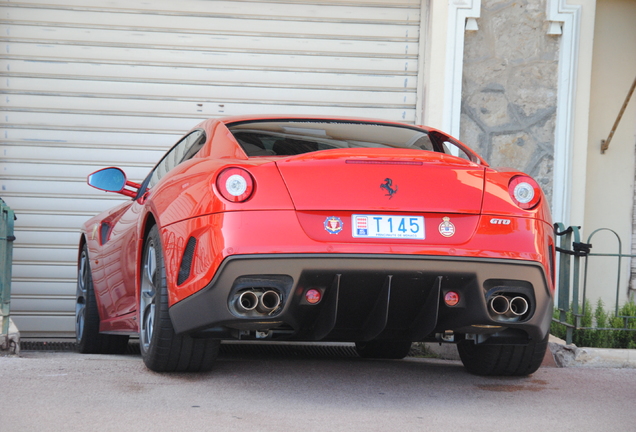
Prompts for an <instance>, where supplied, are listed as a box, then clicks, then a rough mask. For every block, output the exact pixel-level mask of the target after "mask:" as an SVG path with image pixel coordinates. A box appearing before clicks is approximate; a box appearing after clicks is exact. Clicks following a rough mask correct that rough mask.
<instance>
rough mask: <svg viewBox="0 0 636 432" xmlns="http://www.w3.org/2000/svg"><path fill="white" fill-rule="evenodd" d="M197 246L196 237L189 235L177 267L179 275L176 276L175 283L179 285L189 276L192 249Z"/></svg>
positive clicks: (192, 254)
mask: <svg viewBox="0 0 636 432" xmlns="http://www.w3.org/2000/svg"><path fill="white" fill-rule="evenodd" d="M196 247H197V239H195V238H194V237H190V238H189V239H188V244H187V245H186V247H185V251H184V252H183V257H182V258H181V267H179V277H178V278H177V285H181V284H182V283H184V282H185V281H186V280H187V279H188V278H189V277H190V271H191V269H192V259H193V257H194V250H195V249H196Z"/></svg>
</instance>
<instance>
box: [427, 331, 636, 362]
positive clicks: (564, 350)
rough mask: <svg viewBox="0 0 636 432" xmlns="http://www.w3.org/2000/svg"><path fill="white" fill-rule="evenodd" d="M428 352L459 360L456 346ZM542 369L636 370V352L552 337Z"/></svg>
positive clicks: (430, 348)
mask: <svg viewBox="0 0 636 432" xmlns="http://www.w3.org/2000/svg"><path fill="white" fill-rule="evenodd" d="M425 346H426V350H427V351H428V352H430V353H433V354H434V355H436V356H437V357H438V358H440V359H444V360H459V354H458V352H457V346H456V345H455V344H442V345H440V344H438V343H426V344H425ZM548 348H549V349H548V350H547V351H546V355H545V358H544V360H543V363H542V365H541V367H589V368H595V367H596V368H616V369H619V368H636V350H634V349H607V348H579V347H577V346H576V345H567V344H566V343H565V341H564V340H562V339H559V338H557V337H554V336H552V335H550V340H549V343H548Z"/></svg>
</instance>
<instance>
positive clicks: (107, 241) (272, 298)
mask: <svg viewBox="0 0 636 432" xmlns="http://www.w3.org/2000/svg"><path fill="white" fill-rule="evenodd" d="M88 183H89V184H90V185H91V186H93V187H95V188H97V189H101V190H105V191H109V192H115V193H119V194H123V195H125V196H127V197H130V199H129V200H128V201H127V202H124V203H123V204H121V205H118V206H117V207H115V208H112V209H110V210H108V211H105V212H103V213H101V214H99V215H97V216H95V217H93V218H92V219H90V220H89V221H87V222H86V223H85V224H84V225H83V227H82V234H81V239H80V243H79V256H78V267H79V275H78V284H77V302H76V332H77V346H78V348H79V351H81V352H86V353H99V352H101V353H105V352H121V351H122V350H125V349H126V346H127V343H128V337H129V336H130V335H139V342H140V347H141V354H142V357H143V360H144V362H145V364H146V366H147V367H148V368H150V369H151V370H154V371H202V370H208V369H210V368H211V367H212V364H213V362H214V359H215V358H216V356H217V354H218V350H219V344H220V341H221V340H260V341H347V342H355V346H356V350H357V352H358V353H359V355H360V356H361V357H366V358H385V359H386V358H389V359H398V358H403V357H405V356H406V355H407V354H408V352H409V349H410V347H411V342H414V341H437V342H447V343H456V344H457V345H458V350H459V354H460V356H461V359H462V361H463V364H464V365H465V367H466V368H467V369H468V371H470V372H471V373H474V374H480V375H528V374H531V373H532V372H534V371H535V370H536V369H537V368H538V367H539V366H540V364H541V362H542V360H543V356H544V353H545V350H546V347H547V337H548V332H549V327H550V321H551V316H552V307H553V306H552V305H553V295H554V257H555V253H554V237H553V229H552V222H551V218H550V213H549V209H548V203H547V202H546V199H545V196H544V195H543V192H542V191H541V188H540V187H539V186H538V185H537V183H536V182H535V181H534V180H533V179H532V178H530V177H529V176H527V175H525V174H523V173H520V172H517V171H514V170H511V169H493V168H490V167H489V166H488V164H487V163H486V162H485V161H484V160H483V159H481V158H480V157H479V156H478V155H477V154H475V153H474V152H473V151H472V150H470V149H469V148H468V147H466V146H465V145H464V144H462V143H461V142H459V141H458V140H456V139H454V138H452V137H450V136H448V135H446V134H445V133H443V132H441V131H439V130H435V129H431V128H426V127H416V126H412V125H407V124H401V123H394V122H385V121H376V120H365V119H355V118H325V117H300V116H289V117H280V116H278V117H275V116H259V117H256V116H250V117H230V118H223V119H213V120H208V121H205V122H203V123H201V124H200V125H198V126H197V127H196V128H194V129H193V130H192V131H190V132H189V133H188V134H187V135H185V136H184V137H183V138H182V139H181V140H180V141H179V142H177V144H175V146H174V147H172V149H170V151H168V153H166V155H165V156H164V157H163V158H162V159H161V160H160V161H159V163H158V164H157V165H156V166H155V167H154V168H153V169H152V171H151V172H150V173H149V174H148V176H147V177H146V179H145V180H144V181H143V183H141V184H137V183H134V182H131V181H129V180H127V178H126V176H125V174H124V172H122V170H120V169H118V168H105V169H103V170H100V171H97V172H95V173H93V174H91V175H90V176H89V177H88Z"/></svg>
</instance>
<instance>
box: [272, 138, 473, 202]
mask: <svg viewBox="0 0 636 432" xmlns="http://www.w3.org/2000/svg"><path fill="white" fill-rule="evenodd" d="M276 163H277V166H278V168H279V170H280V173H281V175H282V177H283V180H284V182H285V184H286V186H287V189H288V191H289V194H290V196H291V198H292V200H293V203H294V206H295V208H296V209H297V210H301V211H321V210H331V211H337V210H342V211H356V212H358V211H365V212H386V211H400V212H442V213H463V214H478V213H479V212H480V210H481V203H482V197H483V187H484V167H483V166H481V165H478V164H476V163H473V162H470V161H467V160H465V159H461V158H458V157H455V156H452V155H448V154H443V153H436V152H429V151H422V150H396V149H368V148H365V149H354V150H352V149H346V150H327V151H321V152H313V153H305V154H302V155H299V156H293V157H289V158H285V159H281V160H279V161H277V162H276Z"/></svg>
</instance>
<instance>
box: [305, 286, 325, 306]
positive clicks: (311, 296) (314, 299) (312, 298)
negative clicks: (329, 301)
mask: <svg viewBox="0 0 636 432" xmlns="http://www.w3.org/2000/svg"><path fill="white" fill-rule="evenodd" d="M321 298H322V293H321V292H320V291H319V290H317V289H314V288H312V289H310V290H307V292H306V293H305V300H307V303H309V304H316V303H318V302H320V299H321Z"/></svg>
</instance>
